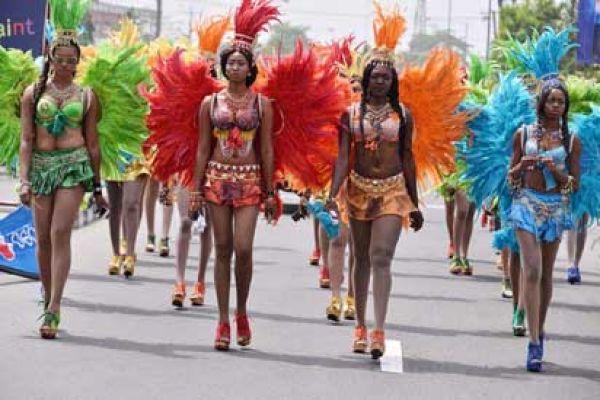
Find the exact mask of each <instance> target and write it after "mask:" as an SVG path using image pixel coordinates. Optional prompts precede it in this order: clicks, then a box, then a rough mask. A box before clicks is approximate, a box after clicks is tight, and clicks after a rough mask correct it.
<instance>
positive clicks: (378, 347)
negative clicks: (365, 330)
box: [371, 329, 385, 360]
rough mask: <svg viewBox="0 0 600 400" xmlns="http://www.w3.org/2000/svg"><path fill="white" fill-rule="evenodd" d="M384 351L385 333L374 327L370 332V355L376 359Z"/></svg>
mask: <svg viewBox="0 0 600 400" xmlns="http://www.w3.org/2000/svg"><path fill="white" fill-rule="evenodd" d="M383 353H385V333H384V332H383V331H382V330H379V329H376V330H374V331H372V332H371V357H372V358H373V360H378V359H379V358H381V357H382V356H383Z"/></svg>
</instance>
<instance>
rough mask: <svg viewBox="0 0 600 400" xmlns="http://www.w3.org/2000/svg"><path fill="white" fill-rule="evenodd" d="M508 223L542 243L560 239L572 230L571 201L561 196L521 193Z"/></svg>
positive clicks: (516, 196)
mask: <svg viewBox="0 0 600 400" xmlns="http://www.w3.org/2000/svg"><path fill="white" fill-rule="evenodd" d="M509 221H510V223H511V224H512V226H513V227H514V228H515V229H521V230H524V231H527V232H529V233H532V234H533V235H534V236H535V237H536V239H537V241H539V242H546V243H549V242H555V241H557V240H560V239H561V237H562V234H563V231H564V230H569V229H572V227H573V219H572V215H571V212H570V207H569V203H568V200H567V199H565V198H564V197H563V195H562V194H559V193H540V192H537V191H534V190H531V189H521V190H519V191H518V192H517V193H516V194H515V196H514V198H513V203H512V206H511V210H510V216H509Z"/></svg>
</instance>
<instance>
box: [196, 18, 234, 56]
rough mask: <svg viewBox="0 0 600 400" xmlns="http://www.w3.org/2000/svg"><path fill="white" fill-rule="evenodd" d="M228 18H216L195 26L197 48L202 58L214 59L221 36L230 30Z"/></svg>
mask: <svg viewBox="0 0 600 400" xmlns="http://www.w3.org/2000/svg"><path fill="white" fill-rule="evenodd" d="M230 26H231V24H230V16H229V15H223V16H216V17H213V18H210V19H207V20H205V21H203V22H202V23H199V24H198V25H196V27H195V30H196V35H197V36H198V48H199V51H200V55H201V56H203V57H207V58H211V57H215V55H216V54H217V51H218V50H219V45H220V44H221V40H223V36H225V33H226V32H227V30H228V29H229V28H230Z"/></svg>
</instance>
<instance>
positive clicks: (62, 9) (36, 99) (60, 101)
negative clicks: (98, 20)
mask: <svg viewBox="0 0 600 400" xmlns="http://www.w3.org/2000/svg"><path fill="white" fill-rule="evenodd" d="M50 5H51V7H52V11H53V13H52V17H53V21H52V22H53V24H54V28H55V30H56V34H55V37H54V39H53V40H52V43H51V47H50V51H49V57H48V58H47V59H46V61H45V64H44V69H43V72H42V74H41V76H40V78H39V81H38V82H37V83H35V84H34V85H31V86H29V87H28V88H27V89H26V90H25V93H24V94H23V97H22V100H21V147H20V151H19V159H20V179H21V184H20V189H19V194H20V198H21V202H22V203H23V204H25V205H30V204H32V205H33V210H34V218H35V222H34V223H35V229H36V240H37V258H38V264H39V268H40V276H41V279H42V284H43V286H44V295H45V299H44V314H43V318H42V320H43V321H42V325H41V327H40V335H41V337H42V338H44V339H53V338H55V337H56V333H57V330H58V324H59V321H60V303H61V299H62V295H63V289H64V287H65V283H66V280H67V276H68V274H69V269H70V264H71V230H72V226H73V223H74V222H75V218H76V217H77V215H78V210H79V205H80V204H81V201H82V199H83V195H84V193H85V192H93V194H94V197H95V200H96V203H97V204H98V205H99V206H100V207H103V208H106V207H108V204H107V202H106V201H105V200H104V198H103V197H102V188H101V186H100V150H99V145H98V135H97V129H96V124H97V121H98V119H99V117H100V115H101V109H100V105H99V102H98V100H97V98H96V95H95V94H94V92H93V91H91V90H90V89H87V88H83V87H80V86H78V85H76V84H75V83H74V82H73V79H74V76H75V71H76V68H77V64H78V63H79V59H80V55H81V50H80V48H79V45H78V43H77V37H76V27H77V25H78V22H79V21H80V20H81V18H82V17H83V16H84V15H85V12H86V10H87V6H88V5H89V1H87V0H85V1H79V0H50Z"/></svg>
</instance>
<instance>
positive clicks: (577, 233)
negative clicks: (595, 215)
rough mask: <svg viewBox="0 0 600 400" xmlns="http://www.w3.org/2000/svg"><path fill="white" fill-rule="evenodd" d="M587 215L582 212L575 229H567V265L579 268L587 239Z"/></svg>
mask: <svg viewBox="0 0 600 400" xmlns="http://www.w3.org/2000/svg"><path fill="white" fill-rule="evenodd" d="M588 220H589V215H588V214H584V215H583V217H582V218H581V219H580V220H579V222H578V223H577V228H576V229H571V230H570V231H567V255H568V258H569V267H575V268H579V263H580V262H581V257H582V256H583V249H584V248H585V242H586V239H587V224H588Z"/></svg>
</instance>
